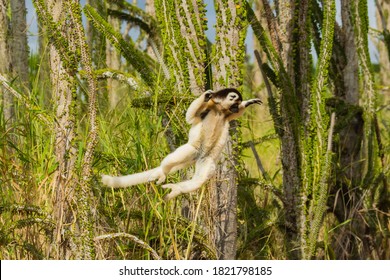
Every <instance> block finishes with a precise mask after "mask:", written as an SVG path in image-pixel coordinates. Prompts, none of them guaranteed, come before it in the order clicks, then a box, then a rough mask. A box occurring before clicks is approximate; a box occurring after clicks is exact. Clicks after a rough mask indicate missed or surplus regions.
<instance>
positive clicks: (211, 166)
mask: <svg viewBox="0 0 390 280" xmlns="http://www.w3.org/2000/svg"><path fill="white" fill-rule="evenodd" d="M215 169H216V164H215V161H214V160H213V159H212V158H211V157H207V158H204V159H199V160H198V161H197V162H196V165H195V175H194V176H193V177H192V179H191V180H187V181H183V182H179V183H176V184H166V185H163V186H162V187H163V188H164V189H168V188H169V189H171V192H170V193H169V194H168V195H167V196H166V197H165V199H166V200H169V199H172V198H175V197H176V196H178V195H180V194H182V193H189V192H193V191H195V190H197V189H199V188H200V187H201V186H202V185H203V184H204V183H206V182H207V181H208V180H209V179H210V178H211V177H212V176H213V175H214V173H215Z"/></svg>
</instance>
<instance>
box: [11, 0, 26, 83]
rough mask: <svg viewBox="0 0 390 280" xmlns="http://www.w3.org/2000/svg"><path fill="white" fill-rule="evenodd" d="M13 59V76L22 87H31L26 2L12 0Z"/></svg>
mask: <svg viewBox="0 0 390 280" xmlns="http://www.w3.org/2000/svg"><path fill="white" fill-rule="evenodd" d="M11 14H12V17H11V36H12V41H11V52H12V53H11V57H12V65H13V72H14V73H13V75H14V76H15V78H16V77H17V78H18V81H19V83H20V85H21V86H22V87H24V88H28V87H29V79H28V69H29V67H28V53H29V50H28V44H27V24H26V14H27V10H26V4H25V0H11Z"/></svg>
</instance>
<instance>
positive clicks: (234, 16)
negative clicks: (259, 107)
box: [210, 0, 246, 260]
mask: <svg viewBox="0 0 390 280" xmlns="http://www.w3.org/2000/svg"><path fill="white" fill-rule="evenodd" d="M244 7H245V3H244V1H239V0H236V1H229V2H226V1H221V0H217V1H215V10H216V14H217V25H216V45H215V54H214V55H213V57H215V61H216V64H215V75H214V77H213V78H214V89H216V90H217V89H221V88H224V87H235V88H240V87H241V86H242V83H243V76H242V69H243V68H242V67H243V61H244V57H245V51H244V50H245V47H244V43H243V42H244V39H245V35H246V22H245V17H246V14H245V8H244ZM238 125H239V123H238V122H237V121H235V122H232V123H231V137H230V138H229V139H228V143H227V146H226V148H225V150H224V152H223V156H222V162H221V164H220V165H219V167H218V171H217V179H216V186H215V187H214V188H213V192H214V197H213V196H212V197H211V199H212V201H210V204H211V205H214V206H213V207H214V211H213V212H214V213H215V215H214V219H215V222H214V225H215V244H216V247H217V256H218V258H219V259H223V260H227V259H235V258H236V251H237V181H238V172H237V169H239V154H240V151H239V150H238V143H239V139H240V137H239V134H238V133H239V129H238V128H237V126H238Z"/></svg>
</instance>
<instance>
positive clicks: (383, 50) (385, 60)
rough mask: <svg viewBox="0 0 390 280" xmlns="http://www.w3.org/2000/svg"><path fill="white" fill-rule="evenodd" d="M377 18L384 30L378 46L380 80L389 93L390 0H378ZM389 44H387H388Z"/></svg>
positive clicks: (378, 23)
mask: <svg viewBox="0 0 390 280" xmlns="http://www.w3.org/2000/svg"><path fill="white" fill-rule="evenodd" d="M375 2H376V7H377V10H376V19H377V26H378V29H379V30H380V31H381V32H383V37H384V38H383V39H384V40H378V44H377V48H378V53H379V63H380V72H379V73H380V81H381V83H382V85H383V87H384V90H386V92H387V93H389V92H390V90H389V87H390V33H389V32H390V18H389V13H390V2H389V1H387V0H376V1H375ZM386 44H387V45H386Z"/></svg>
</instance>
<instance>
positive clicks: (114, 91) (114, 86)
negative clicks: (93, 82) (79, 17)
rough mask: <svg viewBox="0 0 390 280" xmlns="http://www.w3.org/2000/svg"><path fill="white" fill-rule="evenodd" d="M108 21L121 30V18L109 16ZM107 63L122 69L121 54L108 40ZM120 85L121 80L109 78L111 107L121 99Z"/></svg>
mask: <svg viewBox="0 0 390 280" xmlns="http://www.w3.org/2000/svg"><path fill="white" fill-rule="evenodd" d="M107 5H108V8H112V9H115V8H117V6H116V5H115V4H111V3H108V4H107ZM108 23H109V24H110V25H111V26H112V27H113V28H114V30H116V31H118V32H120V28H121V21H120V19H118V18H116V17H112V16H108ZM106 64H107V67H108V68H110V69H115V70H120V68H121V54H120V53H119V51H118V50H117V49H116V48H115V47H114V46H113V45H112V44H111V43H110V42H109V41H108V40H107V41H106ZM120 86H121V84H120V82H119V81H117V80H115V79H109V80H108V81H107V89H108V90H107V92H108V100H109V104H110V108H111V109H114V108H115V107H116V106H117V105H118V103H119V101H120V100H121V94H120V91H119V89H120Z"/></svg>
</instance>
